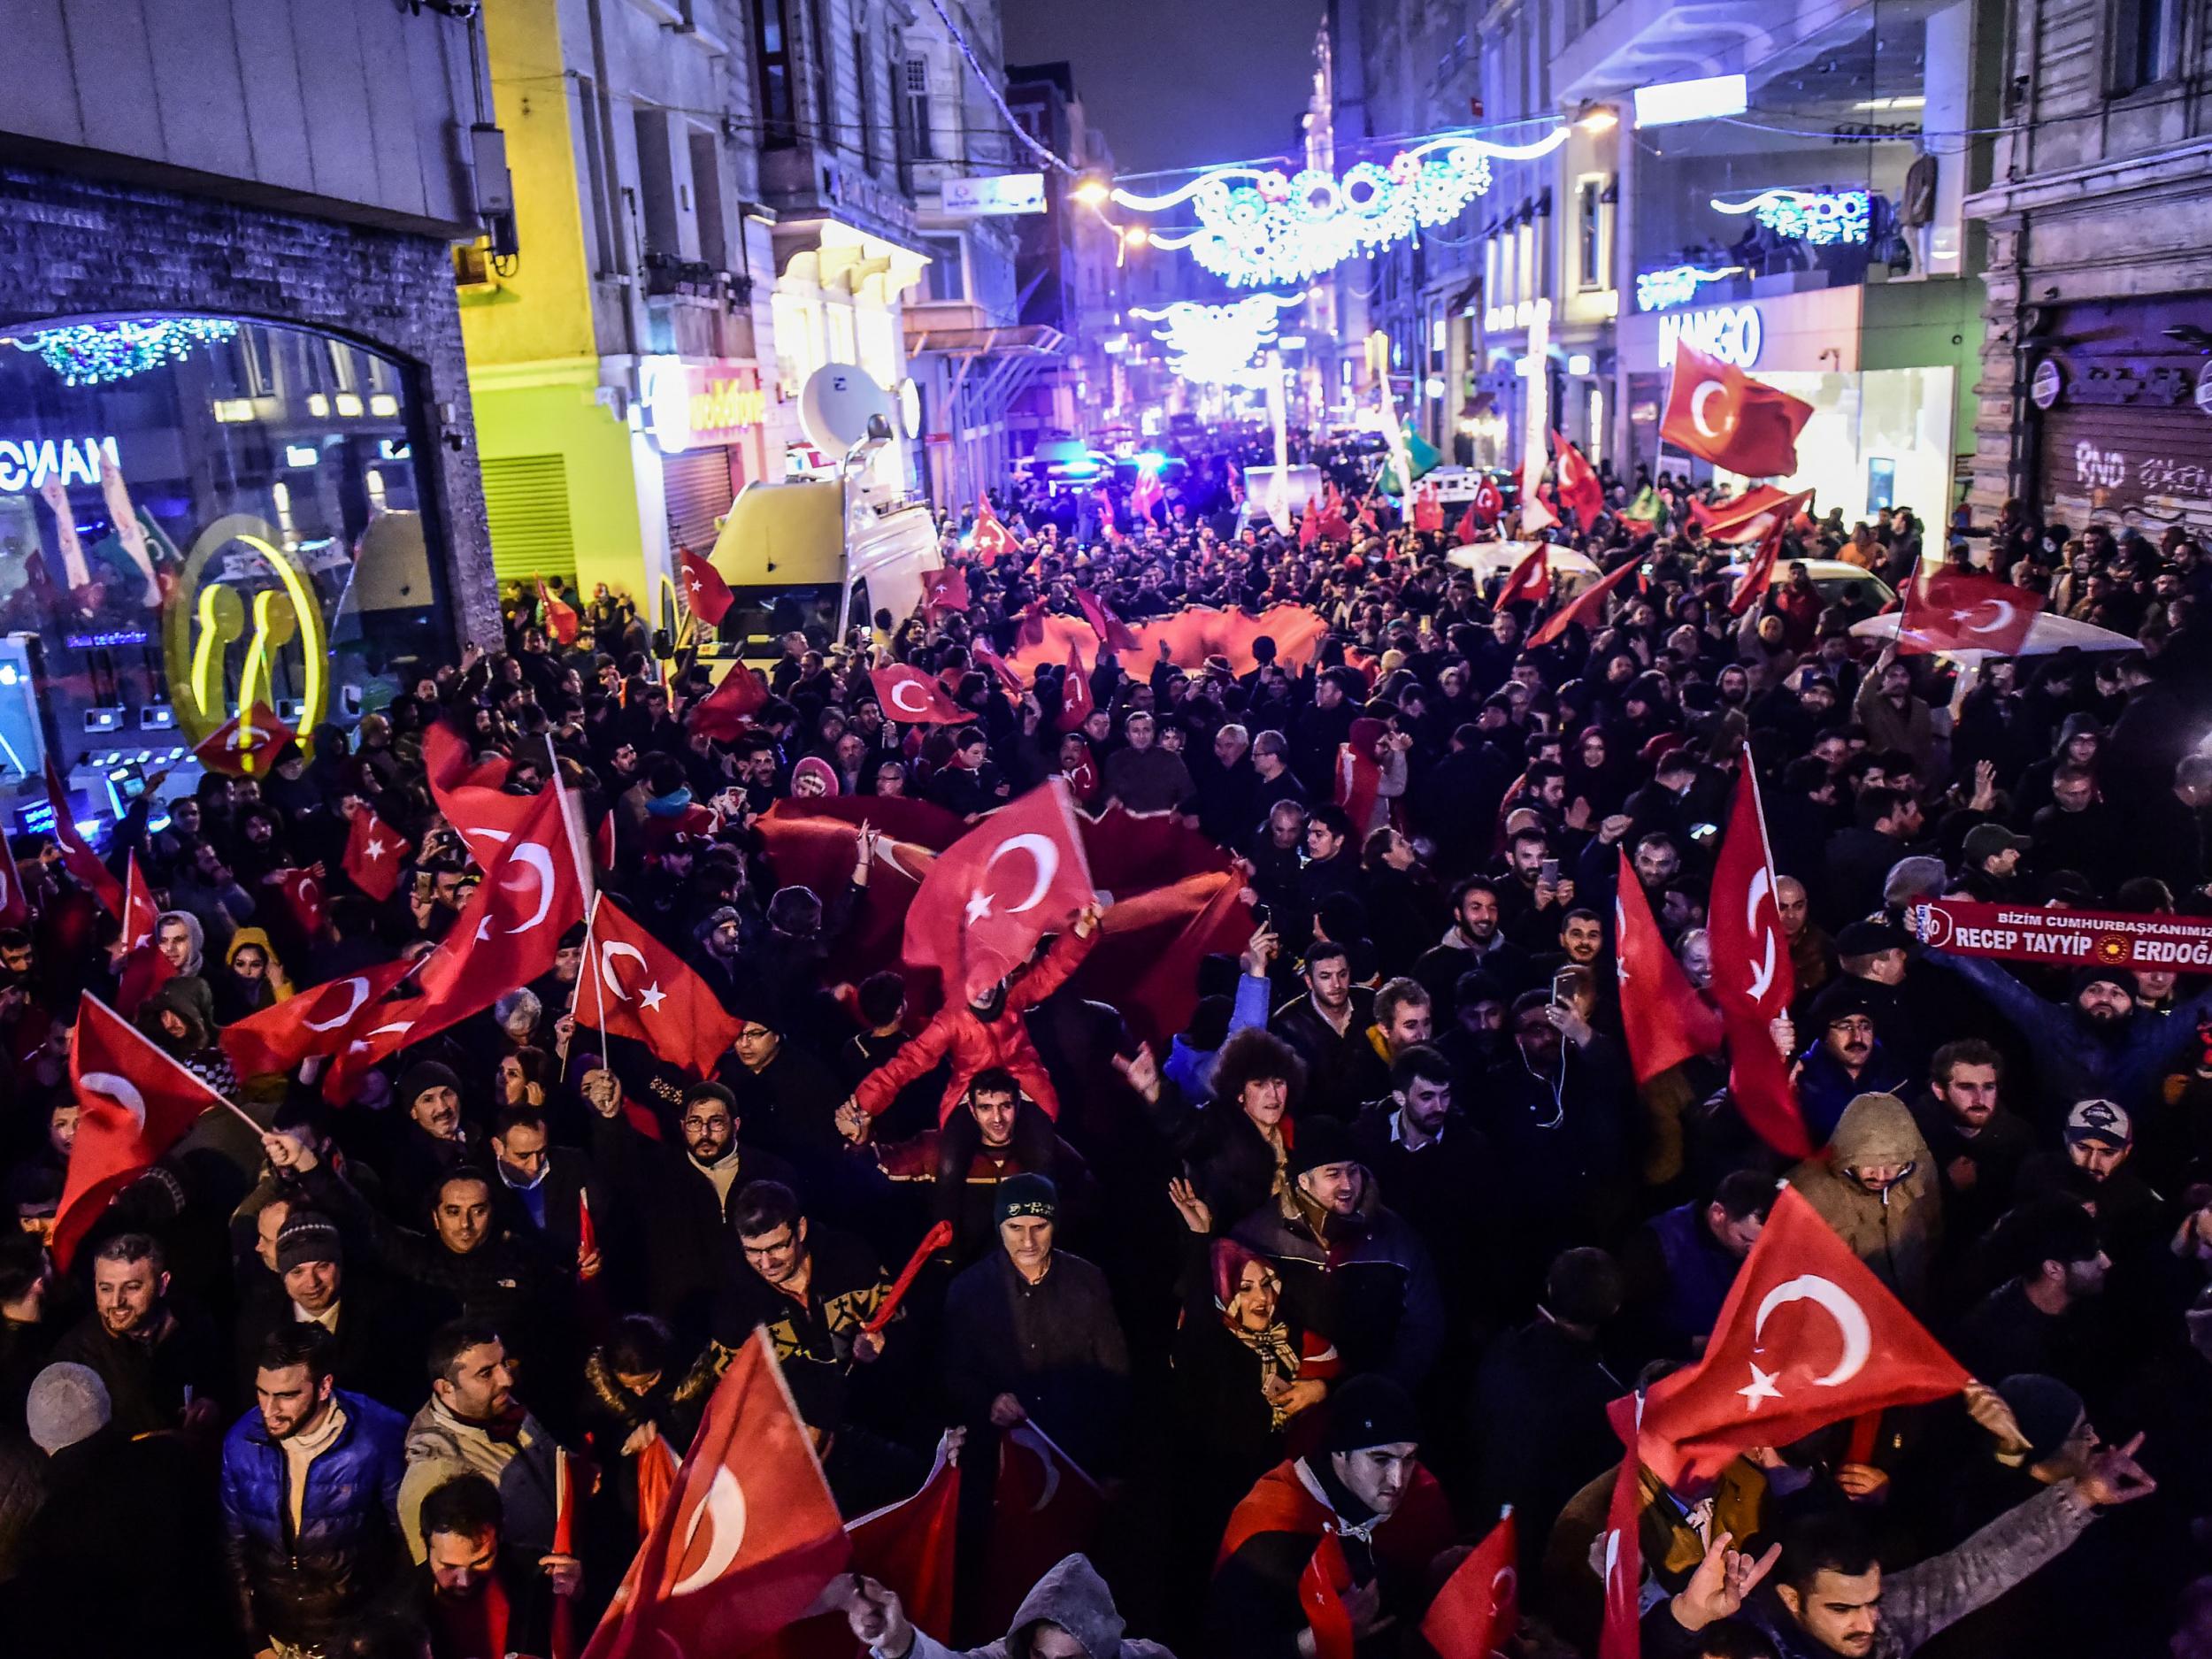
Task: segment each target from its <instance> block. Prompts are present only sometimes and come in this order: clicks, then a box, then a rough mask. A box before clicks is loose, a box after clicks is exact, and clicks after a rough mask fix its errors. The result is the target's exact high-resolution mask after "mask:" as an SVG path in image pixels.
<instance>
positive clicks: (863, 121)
mask: <svg viewBox="0 0 2212 1659" xmlns="http://www.w3.org/2000/svg"><path fill="white" fill-rule="evenodd" d="M853 78H854V79H855V80H856V81H858V82H859V83H860V160H861V165H864V166H866V167H871V168H872V167H873V166H874V165H876V89H875V85H874V81H875V74H874V70H873V65H872V64H871V63H870V62H869V58H868V36H867V33H866V32H865V31H864V30H862V29H855V30H854V31H853Z"/></svg>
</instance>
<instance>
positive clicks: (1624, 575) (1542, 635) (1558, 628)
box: [1527, 556, 1642, 650]
mask: <svg viewBox="0 0 2212 1659" xmlns="http://www.w3.org/2000/svg"><path fill="white" fill-rule="evenodd" d="M1641 563H1642V561H1641V560H1640V559H1638V558H1636V557H1633V556H1631V557H1628V558H1626V559H1624V560H1623V561H1622V562H1621V564H1620V566H1619V568H1618V569H1617V570H1614V571H1612V572H1609V573H1608V574H1607V575H1606V576H1604V577H1603V578H1601V580H1597V581H1594V582H1592V583H1591V584H1590V585H1589V586H1588V587H1587V588H1584V589H1583V590H1582V591H1581V592H1580V593H1578V594H1577V595H1575V596H1574V598H1573V599H1572V600H1571V602H1570V603H1567V604H1564V605H1562V606H1561V607H1560V608H1559V609H1558V610H1556V611H1553V612H1552V613H1551V615H1550V616H1549V617H1548V618H1545V621H1544V626H1542V627H1540V628H1539V629H1537V630H1536V632H1535V633H1533V634H1530V635H1529V638H1528V647H1527V649H1530V650H1534V649H1536V648H1537V647H1538V646H1540V645H1548V644H1550V643H1551V642H1552V641H1554V640H1555V639H1557V638H1558V637H1559V636H1560V635H1561V634H1564V633H1565V632H1566V631H1567V630H1568V629H1569V628H1571V627H1572V626H1574V625H1575V624H1576V623H1578V622H1584V623H1594V622H1595V621H1596V619H1597V618H1598V617H1599V616H1600V615H1601V613H1602V611H1603V609H1604V605H1605V596H1606V595H1608V594H1609V593H1611V592H1612V591H1613V590H1614V589H1615V588H1618V587H1619V586H1620V585H1621V583H1622V582H1624V581H1625V580H1627V579H1628V577H1629V576H1630V575H1632V573H1634V572H1635V570H1636V567H1637V566H1638V565H1640V564H1641Z"/></svg>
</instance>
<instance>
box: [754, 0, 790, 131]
mask: <svg viewBox="0 0 2212 1659" xmlns="http://www.w3.org/2000/svg"><path fill="white" fill-rule="evenodd" d="M786 4H787V0H758V5H759V19H760V22H759V26H758V27H757V29H756V30H755V32H754V35H753V67H754V70H755V72H756V73H757V74H758V75H759V77H760V121H761V135H760V142H761V148H762V149H764V150H787V149H789V148H790V147H791V146H792V145H793V144H795V143H797V142H799V126H798V121H799V117H798V111H797V108H796V105H795V100H794V98H793V96H792V91H791V27H790V19H789V18H788V17H787V16H786V14H785V10H784V8H785V6H786Z"/></svg>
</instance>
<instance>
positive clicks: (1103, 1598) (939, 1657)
mask: <svg viewBox="0 0 2212 1659" xmlns="http://www.w3.org/2000/svg"><path fill="white" fill-rule="evenodd" d="M1040 1624H1056V1625H1058V1626H1059V1627H1060V1628H1061V1629H1062V1630H1064V1631H1065V1632H1067V1633H1068V1634H1069V1635H1071V1636H1072V1637H1074V1638H1075V1640H1077V1641H1079V1642H1080V1643H1082V1644H1083V1651H1084V1653H1085V1654H1087V1655H1088V1656H1089V1659H1175V1655H1173V1654H1171V1653H1170V1652H1169V1651H1168V1650H1167V1649H1166V1648H1164V1647H1161V1646H1160V1644H1159V1643H1158V1642H1156V1641H1141V1640H1137V1639H1135V1638H1134V1637H1129V1636H1125V1635H1123V1634H1122V1630H1123V1624H1122V1618H1121V1615H1120V1613H1119V1612H1118V1611H1117V1610H1116V1609H1115V1607H1114V1595H1113V1592H1112V1591H1110V1590H1109V1589H1108V1588H1107V1587H1106V1581H1105V1579H1103V1578H1100V1577H1099V1576H1098V1570H1097V1569H1096V1568H1095V1567H1094V1566H1092V1565H1091V1563H1090V1562H1089V1560H1088V1559H1087V1557H1085V1556H1082V1555H1064V1556H1062V1557H1061V1559H1060V1561H1059V1563H1058V1564H1056V1566H1055V1567H1054V1568H1053V1569H1052V1571H1049V1572H1048V1573H1046V1574H1045V1576H1044V1577H1043V1578H1040V1579H1038V1580H1037V1582H1036V1584H1035V1585H1034V1586H1032V1587H1031V1589H1030V1592H1029V1594H1027V1595H1025V1596H1024V1597H1023V1598H1022V1604H1021V1606H1020V1607H1019V1608H1018V1609H1016V1611H1015V1614H1014V1624H1013V1628H1012V1629H1010V1630H1009V1631H1008V1632H1006V1634H1005V1636H1004V1638H1003V1639H1002V1640H998V1641H995V1642H993V1643H991V1645H990V1646H989V1647H971V1648H969V1649H968V1650H967V1651H966V1652H965V1653H955V1652H954V1651H953V1650H952V1649H951V1648H949V1647H946V1646H945V1645H944V1643H942V1642H941V1641H938V1640H935V1639H934V1638H933V1637H930V1636H928V1635H926V1634H925V1633H924V1632H921V1631H916V1632H914V1645H913V1647H910V1648H909V1649H908V1650H907V1655H906V1659H1011V1655H1017V1654H1025V1653H1027V1652H1028V1651H1029V1637H1030V1632H1033V1630H1035V1629H1036V1627H1037V1626H1038V1625H1040Z"/></svg>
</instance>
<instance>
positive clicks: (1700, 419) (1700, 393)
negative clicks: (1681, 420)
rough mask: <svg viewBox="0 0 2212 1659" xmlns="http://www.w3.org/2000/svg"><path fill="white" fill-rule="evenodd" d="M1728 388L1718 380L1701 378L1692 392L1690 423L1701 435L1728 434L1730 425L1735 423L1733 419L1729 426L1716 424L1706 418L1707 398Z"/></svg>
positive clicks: (1714, 436)
mask: <svg viewBox="0 0 2212 1659" xmlns="http://www.w3.org/2000/svg"><path fill="white" fill-rule="evenodd" d="M1727 389H1728V388H1726V387H1725V386H1723V385H1722V384H1721V383H1720V382H1719V381H1718V380H1700V381H1699V382H1698V385H1697V389H1696V390H1695V391H1694V392H1692V393H1691V394H1690V424H1691V425H1692V426H1695V427H1696V428H1697V430H1698V435H1699V436H1700V437H1705V438H1718V437H1724V436H1725V435H1726V434H1727V431H1728V426H1734V425H1735V421H1734V420H1733V419H1731V420H1729V422H1728V423H1727V426H1714V425H1713V423H1712V422H1710V421H1709V420H1708V419H1705V400H1706V399H1707V398H1709V397H1712V396H1716V395H1717V394H1719V393H1723V392H1725V391H1726V390H1727Z"/></svg>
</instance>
